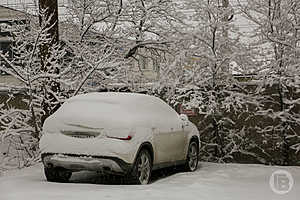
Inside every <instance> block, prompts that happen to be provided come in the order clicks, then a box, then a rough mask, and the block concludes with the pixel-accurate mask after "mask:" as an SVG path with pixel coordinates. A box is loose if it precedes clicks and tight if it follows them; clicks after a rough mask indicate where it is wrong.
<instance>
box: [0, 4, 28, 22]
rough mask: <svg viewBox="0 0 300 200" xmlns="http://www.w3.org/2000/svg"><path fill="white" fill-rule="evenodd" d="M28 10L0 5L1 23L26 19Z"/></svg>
mask: <svg viewBox="0 0 300 200" xmlns="http://www.w3.org/2000/svg"><path fill="white" fill-rule="evenodd" d="M26 15H27V13H26V12H23V11H20V10H16V9H13V8H9V7H6V6H2V5H0V23H1V22H10V21H20V20H25V19H26Z"/></svg>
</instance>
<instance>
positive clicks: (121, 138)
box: [107, 135, 132, 140]
mask: <svg viewBox="0 0 300 200" xmlns="http://www.w3.org/2000/svg"><path fill="white" fill-rule="evenodd" d="M107 137H108V138H112V139H118V140H131V139H132V136H130V135H128V136H127V137H112V136H107Z"/></svg>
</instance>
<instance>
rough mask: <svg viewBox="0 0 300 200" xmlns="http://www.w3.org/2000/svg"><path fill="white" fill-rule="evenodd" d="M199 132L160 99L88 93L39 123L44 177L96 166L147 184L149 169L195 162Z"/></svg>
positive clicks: (63, 178) (64, 176)
mask: <svg viewBox="0 0 300 200" xmlns="http://www.w3.org/2000/svg"><path fill="white" fill-rule="evenodd" d="M199 141H200V139H199V132H198V130H197V128H196V126H195V125H194V124H193V123H191V122H190V121H189V120H188V118H187V116H186V115H179V114H177V113H176V111H175V110H173V109H172V108H171V107H170V106H169V105H167V104H166V103H165V102H164V101H162V100H161V99H159V98H157V97H154V96H149V95H144V94H134V93H114V92H105V93H89V94H83V95H78V96H75V97H72V98H70V99H69V100H67V101H66V102H65V103H64V104H63V105H62V106H61V107H60V108H59V109H58V110H57V111H56V112H55V113H54V114H53V115H51V116H50V117H49V118H47V120H46V121H45V123H44V126H43V135H42V137H41V140H40V149H41V152H42V154H41V155H42V161H43V164H44V171H45V176H46V178H47V180H48V181H57V182H67V181H68V180H69V179H70V177H71V175H72V172H76V171H81V170H90V171H99V172H102V173H109V174H110V173H111V174H117V175H124V176H126V177H128V178H130V179H132V180H133V181H134V182H135V183H137V184H147V183H149V180H150V176H151V172H152V170H156V169H160V168H163V167H168V166H174V165H182V166H185V169H186V170H187V171H195V170H196V169H197V166H198V154H199V148H200V144H199Z"/></svg>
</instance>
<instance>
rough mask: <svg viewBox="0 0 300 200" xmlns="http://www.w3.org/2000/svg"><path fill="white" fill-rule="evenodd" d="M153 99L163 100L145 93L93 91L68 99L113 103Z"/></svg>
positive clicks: (71, 100) (70, 100) (132, 102)
mask: <svg viewBox="0 0 300 200" xmlns="http://www.w3.org/2000/svg"><path fill="white" fill-rule="evenodd" d="M149 99H152V100H153V101H161V100H160V99H159V98H157V97H154V96H149V95H145V94H137V93H125V92H92V93H87V94H81V95H77V96H75V97H72V98H70V99H69V100H68V102H73V101H103V102H106V103H113V104H124V103H130V104H134V103H135V102H134V101H138V102H140V101H143V100H149Z"/></svg>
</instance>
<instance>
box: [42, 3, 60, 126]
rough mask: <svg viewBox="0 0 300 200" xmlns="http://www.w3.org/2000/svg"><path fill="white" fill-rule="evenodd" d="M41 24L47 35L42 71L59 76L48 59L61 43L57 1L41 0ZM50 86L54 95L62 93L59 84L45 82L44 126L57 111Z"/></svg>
mask: <svg viewBox="0 0 300 200" xmlns="http://www.w3.org/2000/svg"><path fill="white" fill-rule="evenodd" d="M39 22H40V26H41V27H42V28H43V29H44V30H45V35H47V37H46V42H45V43H43V45H41V46H40V51H41V53H40V56H41V70H42V71H43V72H45V73H46V72H48V73H50V72H51V73H56V74H58V73H59V70H58V69H57V68H55V69H53V67H54V66H50V63H49V61H48V58H49V57H50V55H51V50H50V49H51V47H52V46H53V45H56V44H58V42H59V32H58V3H57V0H39ZM51 68H52V69H51ZM49 84H50V85H51V90H52V92H53V93H57V92H59V91H60V85H59V83H56V82H53V83H50V82H49V81H44V83H43V88H42V89H43V92H44V102H42V107H43V111H44V115H43V116H42V119H41V122H42V124H44V121H45V119H46V118H47V117H49V116H50V115H51V114H52V113H53V112H54V111H55V110H56V109H57V108H53V107H52V106H51V103H53V102H54V101H56V100H55V98H54V96H53V94H52V93H49V92H48V90H47V87H46V86H47V85H49ZM49 102H50V103H49Z"/></svg>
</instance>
